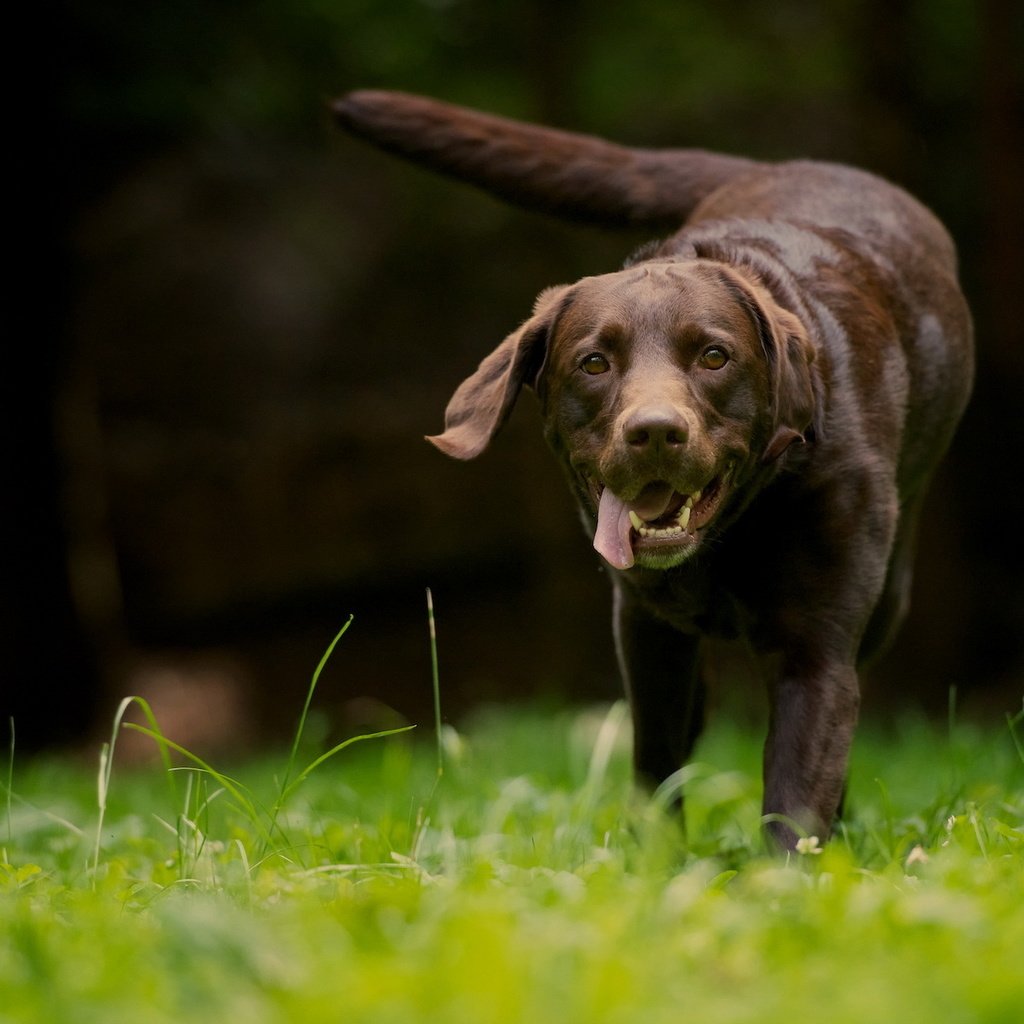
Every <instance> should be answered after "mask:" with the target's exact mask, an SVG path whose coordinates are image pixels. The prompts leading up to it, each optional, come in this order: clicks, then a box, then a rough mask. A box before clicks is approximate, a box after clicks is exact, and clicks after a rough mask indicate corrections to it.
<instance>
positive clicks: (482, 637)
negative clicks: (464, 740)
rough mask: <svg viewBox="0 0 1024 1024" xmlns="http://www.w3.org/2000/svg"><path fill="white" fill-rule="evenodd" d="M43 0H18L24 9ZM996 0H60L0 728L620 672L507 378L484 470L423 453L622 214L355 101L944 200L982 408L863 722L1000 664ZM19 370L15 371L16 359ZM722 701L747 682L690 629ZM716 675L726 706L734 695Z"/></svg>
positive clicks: (1021, 356)
mask: <svg viewBox="0 0 1024 1024" xmlns="http://www.w3.org/2000/svg"><path fill="white" fill-rule="evenodd" d="M40 17H42V15H40ZM1021 18H1022V14H1021V10H1020V8H1019V7H1018V5H1016V4H1014V3H1013V2H1012V0H977V2H970V0H897V2H887V3H881V2H874V3H860V2H855V0H832V2H828V3H824V4H822V3H818V4H812V3H806V2H801V0H777V2H775V3H772V4H763V3H755V2H753V0H737V2H735V3H732V4H728V5H722V4H711V3H700V2H678V0H638V2H636V3H633V4H629V5H624V4H621V3H612V2H609V0H595V2H583V0H565V2H560V3H558V4H553V3H550V2H548V0H515V2H511V3H502V4H494V3H489V2H486V0H391V2H388V3H383V2H380V0H377V2H369V0H331V2H324V0H295V2H293V3H289V4H284V3H270V2H257V3H249V4H243V3H237V2H224V0H218V2H204V3H198V2H195V0H177V2H175V3H170V2H169V0H158V2H155V3H149V4H141V5H136V4H128V3H115V2H111V0H90V2H89V3H85V2H81V0H78V2H69V3H66V4H64V5H63V7H62V8H61V9H60V17H59V18H57V19H55V20H54V21H52V22H47V23H46V24H45V25H41V26H40V29H41V32H40V34H39V35H40V38H42V39H45V40H46V45H45V47H42V48H41V49H42V51H43V52H41V53H40V54H39V55H38V59H39V61H40V65H39V67H38V68H37V69H36V70H35V72H34V73H33V75H32V76H31V78H30V80H28V81H26V82H25V83H23V88H24V90H25V94H24V95H23V96H20V97H19V99H18V101H17V102H15V103H14V107H15V108H16V113H17V115H18V117H19V118H20V119H23V120H24V122H25V125H26V126H27V127H28V128H29V129H30V133H31V138H32V143H31V145H26V146H25V147H23V148H21V147H19V148H18V151H17V153H16V159H17V160H20V161H24V165H25V170H26V179H27V184H28V191H27V196H26V197H24V198H23V197H22V196H21V195H11V196H9V200H8V202H9V204H11V206H12V207H13V211H14V214H15V218H14V219H15V223H16V228H17V231H16V242H17V244H16V246H15V256H16V262H17V265H18V269H17V271H16V274H15V286H16V287H15V297H16V301H17V302H18V306H19V308H24V309H25V310H26V316H25V318H24V323H23V324H21V325H20V326H19V329H18V331H17V332H16V333H15V334H14V336H13V337H11V338H10V340H9V341H8V349H9V357H8V362H9V369H8V377H9V378H10V379H11V383H12V384H13V391H14V393H13V395H12V398H11V400H9V401H7V402H6V403H4V409H5V413H6V415H7V416H8V419H9V426H8V427H7V434H8V436H9V437H11V438H12V439H13V446H12V447H13V453H12V459H11V461H10V465H9V470H8V473H7V474H6V477H7V483H6V484H5V497H4V505H5V507H6V508H7V510H8V512H9V513H11V514H12V515H13V519H12V521H11V522H10V524H9V526H8V527H7V529H8V538H7V543H6V544H5V548H6V549H7V552H8V553H7V555H6V556H5V560H4V561H5V569H4V572H3V573H2V576H0V580H2V583H0V586H2V593H3V606H2V615H3V625H2V629H3V634H4V637H5V640H4V644H3V647H2V649H0V713H2V720H3V721H4V722H6V721H7V719H8V717H9V716H13V717H14V719H15V722H16V727H17V735H18V744H19V749H31V748H32V747H37V746H42V745H46V744H48V743H51V742H72V743H77V742H80V741H84V740H89V739H91V738H92V737H93V736H94V734H95V730H96V728H97V727H98V723H99V724H100V725H102V728H103V729H104V730H105V729H106V728H107V727H108V725H109V721H110V716H111V712H112V710H113V708H114V707H115V706H116V703H117V700H118V699H119V698H120V697H121V696H122V695H124V694H126V693H143V694H145V695H147V696H148V697H150V699H151V700H152V701H153V703H154V707H155V708H156V710H157V713H158V715H160V716H161V720H162V722H163V723H164V727H165V731H166V732H167V733H168V734H169V735H177V736H179V737H181V738H183V739H185V738H187V739H188V740H189V741H190V742H191V743H192V744H193V745H195V746H196V747H197V748H198V749H204V750H205V749H210V748H211V747H214V746H217V745H221V746H223V745H224V744H225V743H228V744H236V745H239V746H243V747H244V746H245V745H247V744H252V743H254V742H256V741H260V740H263V739H267V738H270V739H280V738H281V737H282V735H286V734H287V732H288V730H289V729H290V728H291V726H292V719H293V717H294V716H293V711H294V709H295V708H296V707H297V706H299V704H300V703H301V694H302V693H303V692H304V688H305V686H306V684H307V682H308V678H309V672H310V670H311V668H312V666H314V665H315V664H316V661H317V659H318V657H319V655H320V653H321V652H322V650H323V648H324V647H325V646H326V643H327V641H328V640H329V639H330V637H331V636H332V635H333V634H334V632H335V631H336V629H337V628H338V627H339V626H340V625H341V623H343V622H344V621H345V619H346V618H347V617H348V615H349V614H350V613H354V614H355V617H356V618H355V623H354V625H353V628H352V629H351V630H350V632H349V635H348V636H347V637H346V639H345V642H344V644H343V646H342V647H341V648H339V650H338V652H337V653H336V655H335V658H334V659H333V660H332V662H331V665H330V667H329V673H328V674H329V676H331V677H332V678H331V679H330V681H328V679H327V677H325V681H324V684H323V685H322V688H321V697H320V698H319V699H320V700H322V701H324V702H326V703H327V705H328V706H329V710H330V721H331V722H332V727H333V728H335V729H337V730H349V729H353V728H361V727H363V726H365V725H368V724H369V725H375V726H376V725H387V724H390V723H391V722H392V721H395V720H399V719H401V718H411V719H413V720H424V716H425V714H426V713H427V709H429V707H430V666H429V654H428V647H427V628H426V613H425V602H424V589H425V587H427V586H431V587H432V588H433V592H434V599H435V604H436V607H437V616H438V628H439V642H440V657H441V671H442V688H443V701H444V703H445V708H446V712H447V713H448V714H450V715H453V716H454V715H457V714H459V713H460V712H461V711H464V710H467V709H469V708H472V707H474V706H477V705H479V704H480V703H482V702H484V701H490V700H495V699H501V700H514V699H517V698H520V697H525V696H538V695H542V694H545V693H554V694H556V695H558V696H559V697H560V698H566V697H569V698H574V699H605V698H608V697H611V696H614V695H615V694H616V693H617V686H618V683H617V680H616V675H615V670H614V666H613V663H612V657H611V641H610V636H609V612H608V600H607V590H608V585H607V580H606V579H605V578H604V576H603V573H602V571H601V569H600V565H599V562H598V558H597V556H596V555H595V554H594V553H593V552H592V551H591V549H590V546H589V543H588V541H587V539H586V538H585V537H584V535H583V533H582V531H581V529H580V527H579V523H578V521H577V518H576V514H575V512H574V510H573V508H572V506H571V502H570V500H569V497H568V494H567V492H566V489H565V488H564V487H563V485H562V481H561V479H560V476H559V471H558V469H557V467H556V466H555V464H554V462H553V460H552V459H551V458H550V457H549V455H548V453H547V452H546V451H545V449H544V445H543V442H542V440H541V438H540V432H539V429H538V424H537V417H536V411H535V409H534V408H532V402H531V400H530V398H529V397H527V398H526V399H525V400H524V401H523V402H522V403H521V407H520V408H519V409H518V410H517V412H516V414H515V416H514V418H513V421H512V423H511V424H510V426H509V428H508V429H507V431H506V432H505V433H504V434H503V435H502V436H501V437H500V438H499V440H498V442H497V443H496V444H495V445H494V447H493V448H492V450H491V451H489V452H488V453H487V454H486V455H485V456H484V457H483V458H482V459H480V460H479V461H478V462H476V463H473V464H469V465H459V464H455V463H452V462H449V461H448V460H446V459H445V458H444V457H443V456H441V455H440V454H439V453H438V452H436V451H435V450H434V449H433V448H431V447H430V446H428V445H427V444H425V443H424V442H423V440H422V435H424V434H426V433H432V432H435V431H436V430H437V429H438V428H439V427H440V425H441V418H442V413H443V409H444V406H445V403H446V402H447V399H448V396H449V394H450V393H451V390H452V389H453V388H454V387H455V385H456V384H457V383H458V382H459V381H460V380H461V379H462V377H463V376H464V375H465V374H466V373H468V372H469V371H470V370H471V369H472V368H473V367H474V366H475V365H476V363H477V362H478V361H479V359H480V358H481V357H482V356H483V355H484V354H485V353H487V352H488V351H489V350H490V349H491V348H492V347H493V346H494V345H495V344H497V342H498V341H499V340H500V339H501V338H502V337H503V336H504V334H505V333H507V332H508V331H509V330H510V329H512V328H513V327H514V326H515V325H516V324H517V323H518V322H519V321H520V320H521V319H522V318H523V317H524V316H525V315H526V314H527V312H528V310H529V308H530V305H531V303H532V300H533V297H534V295H535V294H536V293H537V292H538V291H539V290H540V289H541V288H543V287H544V286H546V285H549V284H553V283H559V282H563V281H568V280H572V279H574V278H576V277H579V276H582V275H584V274H589V273H595V272H601V271H605V270H611V269H614V268H616V267H617V266H618V265H619V263H620V262H621V261H622V259H623V258H624V257H626V256H627V255H628V254H629V253H630V252H631V250H632V249H633V248H635V246H636V245H637V244H639V243H640V242H641V241H643V240H644V236H643V235H636V236H634V235H630V234H628V233H627V234H624V235H613V234H606V233H602V232H600V231H598V230H594V229H588V228H584V227H574V226H566V225H562V224H559V223H556V222H554V221H550V220H547V219H544V218H542V217H539V216H536V215H532V214H527V213H523V212H519V211H516V210H513V209H511V208H508V207H506V206H503V205H501V204H499V203H498V202H496V201H493V200H491V199H489V198H487V197H485V196H483V195H481V194H478V193H476V192H474V191H472V190H471V189H468V188H466V187H463V186H459V185H456V184H454V183H449V182H445V181H443V180H441V179H437V178H434V177H433V176H431V175H429V174H427V173H426V172H422V171H420V170H418V169H415V168H413V167H411V166H408V165H405V164H402V163H400V162H397V161H394V160H392V159H390V158H387V157H385V156H383V155H381V154H378V153H377V152H375V151H373V150H371V149H369V148H367V147H364V146H363V145H361V144H359V143H357V142H355V141H352V140H349V139H347V138H345V137H343V136H341V134H340V133H339V132H338V131H337V130H336V129H335V128H334V127H333V125H332V123H331V121H330V117H329V115H328V113H327V103H328V101H329V100H330V99H331V98H332V97H333V96H336V95H339V94H341V93H342V92H344V91H346V90H348V89H350V88H356V87H363V86H376V87H386V88H399V89H405V90H408V91H414V92H423V93H428V94H431V95H435V96H438V97H440V98H444V99H448V100H451V101H454V102H458V103H463V104H466V105H470V106H476V107H479V108H483V109H487V110H491V111H494V112H497V113H501V114H505V115H509V116H514V117H520V118H523V119H527V120H531V121H539V122H544V123H548V124H554V125H558V126H561V127H566V128H574V129H579V130H582V131H586V132H590V133H594V134H600V135H604V136H607V137H610V138H614V139H616V140H620V141H623V142H627V143H632V144H636V145H642V146H658V145H667V146H680V145H694V146H699V147H703V148H712V149H721V150H725V151H730V152H736V153H742V154H746V155H751V156H757V157H764V158H769V159H775V158H786V157H815V158H823V159H834V160H840V161H846V162H850V163H855V164H858V165H861V166H864V167H866V168H868V169H871V170H874V171H877V172H880V173H881V174H883V175H886V176H888V177H890V178H892V179H893V180H895V181H897V182H899V183H901V184H904V185H905V186H907V187H908V188H909V189H910V190H911V191H913V192H914V193H916V194H917V195H918V196H920V197H921V198H922V199H923V200H924V201H925V202H926V203H928V204H929V205H930V206H931V207H932V208H933V209H935V211H936V212H937V213H938V214H939V216H940V217H941V218H942V219H943V220H944V221H945V222H946V223H947V225H948V226H949V227H950V229H951V231H952V233H953V235H954V237H955V238H956V240H957V242H958V244H959V246H960V250H961V255H962V269H963V280H964V285H965V287H966V290H967V292H968V296H969V299H970V301H971V304H972V307H973V310H974V313H975V317H976V324H977V331H978V382H977V387H976V398H975V401H974V403H973V404H972V406H971V408H970V411H969V413H968V415H967V418H966V421H965V423H964V425H963V428H962V431H961V433H960V435H959V437H958V439H957V441H956V443H955V445H954V448H953V450H952V452H951V454H950V457H949V459H948V461H947V463H946V465H945V467H944V469H943V472H942V474H941V475H940V477H939V479H937V480H936V482H935V486H934V489H933V492H932V498H931V502H930V506H929V509H928V514H927V517H926V519H925V524H924V528H923V536H922V538H921V551H920V559H919V571H918V576H917V586H916V593H915V605H914V611H913V613H912V617H911V619H910V621H909V622H908V624H907V627H906V629H905V631H904V633H903V635H902V636H901V639H900V641H899V644H898V646H897V648H896V649H895V651H894V652H893V654H892V656H891V657H890V659H889V660H888V661H887V662H886V663H885V664H884V665H882V666H880V668H879V669H878V671H877V672H876V673H875V676H874V677H873V679H872V680H871V681H870V685H869V689H868V698H867V712H868V713H869V714H872V713H873V714H878V715H885V714H888V713H889V712H891V711H892V710H894V709H895V708H898V707H902V706H906V705H907V704H912V705H918V706H922V707H924V708H925V709H926V710H929V711H938V710H942V709H945V706H946V702H947V699H948V694H949V692H950V688H951V687H954V686H955V687H956V690H957V699H958V701H959V702H960V704H961V706H962V707H964V708H966V709H971V708H974V709H980V710H983V709H986V708H994V709H996V710H998V711H1000V712H1001V711H1002V710H1005V709H1007V708H1013V707H1014V704H1015V702H1017V701H1019V695H1020V692H1021V689H1022V678H1024V667H1022V665H1024V658H1022V644H1021V637H1022V635H1024V583H1022V576H1024V572H1022V569H1024V559H1022V557H1021V544H1020V523H1021V521H1022V519H1024V508H1022V499H1021V493H1022V491H1021V488H1020V486H1019V482H1018V481H1017V479H1016V477H1017V474H1018V472H1019V449H1020V442H1021V441H1022V440H1024V431H1022V430H1021V426H1020V423H1021V414H1020V411H1019V410H1020V395H1021V394H1022V393H1024V344H1022V340H1024V339H1022V331H1021V326H1020V314H1019V309H1018V307H1019V291H1020V281H1021V280H1024V256H1022V252H1024V249H1022V247H1021V245H1020V240H1021V237H1022V233H1021V188H1020V183H1021V181H1022V180H1024V162H1022V158H1021V138H1022V133H1021V132H1020V130H1019V125H1020V114H1021V105H1020V101H1021V94H1022V90H1021V63H1020V52H1021V46H1020V44H1021V42H1022V32H1021ZM16 366H21V367H22V368H23V369H21V370H19V371H17V372H16V373H15V372H13V369H12V368H13V367H16ZM719 654H720V657H719V658H717V659H716V662H715V667H714V673H715V679H714V681H715V683H716V684H717V690H718V693H719V700H720V702H724V703H730V702H732V703H735V704H739V705H741V706H747V705H749V704H751V703H753V704H754V705H755V706H756V703H757V701H756V700H755V699H754V697H752V696H751V694H759V692H760V691H759V690H758V689H757V688H756V686H753V687H750V688H749V689H743V690H741V689H740V688H741V687H745V686H749V684H747V683H743V682H742V679H743V678H744V675H745V673H744V668H745V665H744V662H743V659H742V656H740V655H736V654H735V653H734V652H728V651H722V652H719ZM737 693H739V695H740V696H739V699H738V700H737V699H736V697H735V695H736V694H737Z"/></svg>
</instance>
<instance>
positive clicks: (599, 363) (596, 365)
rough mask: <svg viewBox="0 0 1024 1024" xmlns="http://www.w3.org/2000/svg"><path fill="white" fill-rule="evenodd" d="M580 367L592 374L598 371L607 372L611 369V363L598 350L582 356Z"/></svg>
mask: <svg viewBox="0 0 1024 1024" xmlns="http://www.w3.org/2000/svg"><path fill="white" fill-rule="evenodd" d="M580 369H581V370H582V371H583V372H584V373H589V374H590V375H591V376H593V375H594V374H598V373H607V372H608V371H609V370H610V369H611V364H610V363H609V362H608V360H607V359H605V357H604V356H603V355H601V353H600V352H591V353H590V355H589V356H584V357H583V359H582V360H581V361H580Z"/></svg>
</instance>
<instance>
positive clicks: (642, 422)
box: [622, 405, 690, 451]
mask: <svg viewBox="0 0 1024 1024" xmlns="http://www.w3.org/2000/svg"><path fill="white" fill-rule="evenodd" d="M622 433H623V438H624V440H625V441H626V443H627V444H628V445H629V446H630V447H631V448H635V449H637V450H639V451H648V450H655V451H657V450H665V449H672V448H680V447H682V446H683V445H685V444H686V442H687V441H688V440H689V437H690V427H689V424H688V423H687V421H686V418H685V417H684V416H683V414H682V413H681V412H680V411H679V410H678V409H675V408H673V407H672V406H670V405H655V406H646V407H644V408H641V409H636V410H634V411H633V412H632V413H630V414H629V415H628V416H627V417H626V419H625V420H624V422H623V424H622Z"/></svg>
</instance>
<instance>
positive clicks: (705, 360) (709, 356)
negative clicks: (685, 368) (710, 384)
mask: <svg viewBox="0 0 1024 1024" xmlns="http://www.w3.org/2000/svg"><path fill="white" fill-rule="evenodd" d="M727 362H729V353H728V352H726V351H725V349H724V348H722V347H721V346H719V345H711V346H710V347H709V348H706V349H704V351H703V352H702V353H701V355H700V365H701V366H703V367H704V368H705V369H706V370H720V369H721V368H722V367H723V366H725V364H726V363H727Z"/></svg>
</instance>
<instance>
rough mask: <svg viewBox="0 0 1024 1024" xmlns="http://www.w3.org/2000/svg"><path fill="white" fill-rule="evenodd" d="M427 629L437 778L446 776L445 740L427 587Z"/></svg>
mask: <svg viewBox="0 0 1024 1024" xmlns="http://www.w3.org/2000/svg"><path fill="white" fill-rule="evenodd" d="M427 627H428V629H429V631H430V677H431V680H432V681H433V685H434V736H435V737H436V739H437V777H438V778H439V779H440V778H441V776H442V775H444V740H443V739H442V737H441V677H440V673H439V672H438V667H437V629H436V627H435V625H434V595H433V594H432V593H431V592H430V587H427Z"/></svg>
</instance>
